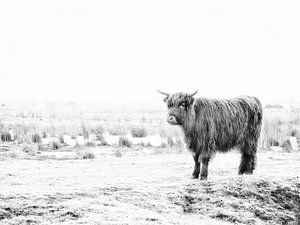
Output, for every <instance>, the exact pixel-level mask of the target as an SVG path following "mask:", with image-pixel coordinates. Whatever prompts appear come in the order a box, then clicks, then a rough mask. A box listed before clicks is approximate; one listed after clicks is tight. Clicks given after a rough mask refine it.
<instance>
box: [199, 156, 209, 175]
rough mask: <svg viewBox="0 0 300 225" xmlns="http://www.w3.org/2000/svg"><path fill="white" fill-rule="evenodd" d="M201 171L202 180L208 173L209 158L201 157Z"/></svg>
mask: <svg viewBox="0 0 300 225" xmlns="http://www.w3.org/2000/svg"><path fill="white" fill-rule="evenodd" d="M201 163H202V166H201V173H200V180H206V179H207V175H208V163H209V158H206V157H205V158H201Z"/></svg>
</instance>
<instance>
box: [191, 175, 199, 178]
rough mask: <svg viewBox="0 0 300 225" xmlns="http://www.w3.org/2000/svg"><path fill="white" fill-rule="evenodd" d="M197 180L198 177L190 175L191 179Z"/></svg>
mask: <svg viewBox="0 0 300 225" xmlns="http://www.w3.org/2000/svg"><path fill="white" fill-rule="evenodd" d="M198 178H199V175H192V176H191V179H198Z"/></svg>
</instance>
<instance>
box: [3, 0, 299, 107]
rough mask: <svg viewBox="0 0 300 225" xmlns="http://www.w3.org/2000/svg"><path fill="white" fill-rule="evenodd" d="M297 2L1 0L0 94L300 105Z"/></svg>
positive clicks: (113, 100)
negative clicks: (238, 99)
mask: <svg viewBox="0 0 300 225" xmlns="http://www.w3.org/2000/svg"><path fill="white" fill-rule="evenodd" d="M299 11H300V3H299V2H298V1H289V2H282V1H251V2H241V1H226V2H225V1H208V2H196V1H195V2H193V1H192V2H183V1H147V2H146V1H67V0H65V1H26V2H25V1H2V2H1V3H0V82H1V88H0V101H2V102H14V101H19V102H24V101H25V102H26V101H62V102H63V101H74V102H76V101H80V102H95V103H108V102H109V103H116V104H120V103H126V104H130V103H133V102H134V103H141V104H145V103H146V104H156V103H157V104H162V96H160V95H159V94H158V93H157V92H156V89H161V90H163V91H166V92H170V93H172V92H177V91H185V92H193V91H195V90H196V89H199V94H198V96H204V97H216V98H221V97H233V96H236V95H243V94H247V95H255V96H257V97H259V98H261V99H262V100H263V101H264V102H280V101H289V102H300V78H299V77H300V64H299V62H300V42H299V40H300V29H299V27H300V14H299Z"/></svg>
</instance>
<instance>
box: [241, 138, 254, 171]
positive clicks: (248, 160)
mask: <svg viewBox="0 0 300 225" xmlns="http://www.w3.org/2000/svg"><path fill="white" fill-rule="evenodd" d="M256 151H257V142H256V141H248V142H245V143H244V144H243V146H242V147H241V153H242V155H241V162H240V166H239V172H238V173H239V174H240V175H241V174H244V173H245V174H252V173H253V170H254V169H255V165H256Z"/></svg>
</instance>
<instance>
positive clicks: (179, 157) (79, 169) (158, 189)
mask: <svg viewBox="0 0 300 225" xmlns="http://www.w3.org/2000/svg"><path fill="white" fill-rule="evenodd" d="M192 161H193V160H192V157H191V156H190V154H187V153H182V154H158V155H144V156H142V155H140V156H129V155H125V156H123V157H121V158H117V157H114V156H101V155H98V156H97V157H96V159H95V160H43V161H40V160H6V161H0V224H229V223H235V224H297V222H296V220H297V219H296V218H297V215H298V213H299V205H300V193H299V190H300V179H299V174H300V153H270V152H267V153H260V154H259V156H258V165H257V170H256V172H255V174H254V175H252V176H247V175H244V176H238V175H236V174H237V167H238V163H239V154H237V153H235V152H231V153H227V154H219V155H217V157H216V158H215V159H214V160H213V161H212V163H211V164H210V168H209V169H210V170H209V172H210V174H209V179H208V181H200V180H192V179H190V175H191V172H192V166H193V163H192ZM298 222H299V221H298Z"/></svg>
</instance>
